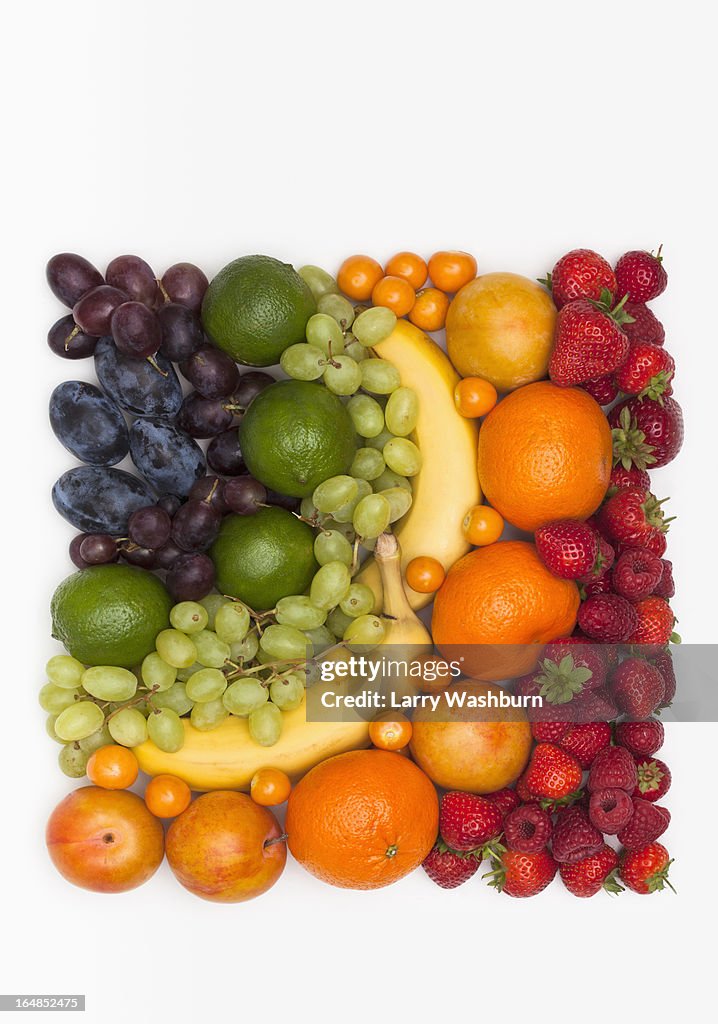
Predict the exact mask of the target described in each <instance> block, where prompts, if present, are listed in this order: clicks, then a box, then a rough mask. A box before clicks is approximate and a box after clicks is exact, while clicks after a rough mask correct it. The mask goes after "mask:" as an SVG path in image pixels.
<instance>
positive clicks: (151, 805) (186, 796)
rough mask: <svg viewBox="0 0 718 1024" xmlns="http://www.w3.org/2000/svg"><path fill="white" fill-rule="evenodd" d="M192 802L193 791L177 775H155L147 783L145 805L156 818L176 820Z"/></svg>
mask: <svg viewBox="0 0 718 1024" xmlns="http://www.w3.org/2000/svg"><path fill="white" fill-rule="evenodd" d="M191 800H192V790H191V789H190V788H189V786H188V785H187V783H186V782H185V781H184V779H178V778H177V776H176V775H155V777H154V779H150V781H149V782H148V783H147V789H146V790H145V803H146V804H147V807H148V809H149V810H150V811H152V813H153V814H154V815H155V817H156V818H176V817H177V815H178V814H181V813H182V811H186V810H187V808H188V807H189V805H190V803H191Z"/></svg>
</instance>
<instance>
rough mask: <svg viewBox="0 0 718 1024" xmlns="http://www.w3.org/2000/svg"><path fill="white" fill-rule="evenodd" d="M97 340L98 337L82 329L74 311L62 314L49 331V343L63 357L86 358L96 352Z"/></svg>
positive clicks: (57, 354)
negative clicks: (78, 324) (76, 321)
mask: <svg viewBox="0 0 718 1024" xmlns="http://www.w3.org/2000/svg"><path fill="white" fill-rule="evenodd" d="M97 342H98V339H97V338H93V337H92V336H91V335H89V334H85V332H84V331H81V330H80V328H79V327H78V326H77V324H76V323H75V319H74V317H73V315H72V313H68V314H67V316H61V317H60V319H59V320H57V321H55V323H54V324H53V325H52V327H51V328H50V330H49V331H48V332H47V343H48V345H49V346H50V348H51V349H52V351H53V352H54V353H55V355H56V356H60V357H61V358H62V359H86V358H87V357H88V356H91V355H93V354H94V351H95V346H96V345H97Z"/></svg>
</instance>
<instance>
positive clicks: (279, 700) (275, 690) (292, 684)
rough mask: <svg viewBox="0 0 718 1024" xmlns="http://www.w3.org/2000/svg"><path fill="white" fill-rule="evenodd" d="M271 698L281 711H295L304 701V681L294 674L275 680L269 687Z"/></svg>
mask: <svg viewBox="0 0 718 1024" xmlns="http://www.w3.org/2000/svg"><path fill="white" fill-rule="evenodd" d="M269 697H270V699H271V701H272V703H273V704H276V706H277V707H278V708H279V710H280V711H294V709H295V708H298V707H299V705H300V704H301V703H302V701H303V700H304V680H303V679H301V677H299V676H296V675H294V673H290V674H289V675H288V676H285V677H284V678H283V679H275V680H274V682H273V683H272V685H271V686H270V687H269Z"/></svg>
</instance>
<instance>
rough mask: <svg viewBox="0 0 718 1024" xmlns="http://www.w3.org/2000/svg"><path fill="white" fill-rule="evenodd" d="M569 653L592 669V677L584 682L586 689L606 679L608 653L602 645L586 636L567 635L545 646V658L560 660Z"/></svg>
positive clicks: (599, 684)
mask: <svg viewBox="0 0 718 1024" xmlns="http://www.w3.org/2000/svg"><path fill="white" fill-rule="evenodd" d="M567 654H570V655H571V656H572V657H573V660H574V663H575V664H576V665H580V666H582V667H583V668H588V669H590V670H591V678H590V680H587V682H586V683H585V684H584V690H587V689H590V690H593V689H596V688H597V687H599V686H603V684H604V683H605V681H606V669H607V667H608V663H607V661H606V653H605V651H604V650H603V648H602V647H599V646H598V645H597V644H595V643H593V642H592V641H591V640H589V638H588V637H586V636H583V637H582V636H566V637H561V638H560V639H558V640H551V641H550V643H547V644H546V646H545V647H544V658H546V659H548V660H549V661H553V662H558V661H560V660H561V659H562V658H565V657H566V655H567Z"/></svg>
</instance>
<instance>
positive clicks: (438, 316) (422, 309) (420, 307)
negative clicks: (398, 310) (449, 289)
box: [409, 288, 449, 331]
mask: <svg viewBox="0 0 718 1024" xmlns="http://www.w3.org/2000/svg"><path fill="white" fill-rule="evenodd" d="M448 310H449V296H448V295H447V294H446V292H442V291H439V289H438V288H424V290H423V291H420V292H419V293H418V295H417V296H416V302H415V303H414V306H413V308H412V310H411V312H410V313H409V319H410V320H411V322H412V323H413V324H414V326H415V327H418V328H420V329H421V330H422V331H441V330H443V328H444V325H445V324H446V314H447V312H448Z"/></svg>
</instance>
